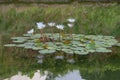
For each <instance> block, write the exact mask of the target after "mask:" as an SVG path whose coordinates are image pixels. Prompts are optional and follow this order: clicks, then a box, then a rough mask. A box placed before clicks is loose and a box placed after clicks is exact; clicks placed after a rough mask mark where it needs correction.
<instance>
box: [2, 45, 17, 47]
mask: <svg viewBox="0 0 120 80" xmlns="http://www.w3.org/2000/svg"><path fill="white" fill-rule="evenodd" d="M4 46H5V47H15V46H16V44H5V45H4Z"/></svg>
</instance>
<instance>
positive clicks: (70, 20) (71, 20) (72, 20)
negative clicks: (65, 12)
mask: <svg viewBox="0 0 120 80" xmlns="http://www.w3.org/2000/svg"><path fill="white" fill-rule="evenodd" d="M67 20H68V21H69V22H71V23H73V22H75V19H74V18H69V19H67Z"/></svg>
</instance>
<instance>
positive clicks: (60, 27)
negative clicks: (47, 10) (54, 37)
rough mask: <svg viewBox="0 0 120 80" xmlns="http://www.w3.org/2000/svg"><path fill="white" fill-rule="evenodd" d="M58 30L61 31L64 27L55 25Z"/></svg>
mask: <svg viewBox="0 0 120 80" xmlns="http://www.w3.org/2000/svg"><path fill="white" fill-rule="evenodd" d="M56 27H57V28H58V29H61V30H63V28H64V25H57V26H56Z"/></svg>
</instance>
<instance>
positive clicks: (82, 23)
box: [0, 4, 120, 78]
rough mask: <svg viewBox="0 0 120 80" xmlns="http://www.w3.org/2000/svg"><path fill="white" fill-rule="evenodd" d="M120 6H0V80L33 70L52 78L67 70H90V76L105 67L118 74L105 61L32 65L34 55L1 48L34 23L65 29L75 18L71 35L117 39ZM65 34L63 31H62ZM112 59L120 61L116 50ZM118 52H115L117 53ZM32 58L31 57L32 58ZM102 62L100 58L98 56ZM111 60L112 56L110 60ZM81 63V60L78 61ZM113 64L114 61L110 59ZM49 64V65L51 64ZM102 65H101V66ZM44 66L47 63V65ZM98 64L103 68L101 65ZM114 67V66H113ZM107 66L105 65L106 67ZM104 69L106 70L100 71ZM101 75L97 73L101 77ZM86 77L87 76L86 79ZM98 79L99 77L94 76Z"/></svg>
mask: <svg viewBox="0 0 120 80" xmlns="http://www.w3.org/2000/svg"><path fill="white" fill-rule="evenodd" d="M119 9H120V5H117V4H111V5H104V6H103V5H96V4H89V5H88V4H84V5H83V4H69V5H67V4H66V5H56V4H55V5H38V6H37V5H28V6H25V5H5V6H0V11H1V12H0V77H2V78H4V77H9V76H12V75H14V74H16V73H17V72H18V71H22V72H24V73H29V75H31V74H33V72H34V71H35V70H37V69H42V70H46V69H47V70H49V71H51V72H54V74H56V75H57V74H59V73H61V74H64V73H65V72H67V70H68V69H73V68H78V69H80V70H81V71H83V72H82V73H83V74H85V72H84V69H87V68H88V66H90V68H89V70H88V72H89V74H92V75H94V74H93V73H94V68H95V67H96V66H97V67H98V66H99V67H98V68H100V69H101V70H102V71H103V72H104V71H106V70H107V69H108V67H109V69H110V70H113V71H114V70H120V65H119V64H116V65H115V64H114V62H112V61H111V58H112V57H110V60H109V59H108V61H107V63H105V61H103V60H100V62H99V64H97V62H95V63H94V60H95V59H94V58H93V59H92V60H93V61H92V62H89V60H88V61H85V62H84V61H83V62H79V61H78V64H75V65H71V64H68V63H65V62H64V61H61V62H60V63H59V64H58V62H57V61H54V60H53V59H51V58H50V59H48V60H46V63H44V64H43V65H39V64H37V63H36V60H35V58H33V57H34V56H35V55H36V54H34V53H31V52H30V51H27V50H24V49H18V48H5V47H4V46H3V45H4V44H7V43H10V37H12V36H19V35H22V34H23V33H26V32H27V31H28V30H30V29H31V28H35V27H36V22H39V21H44V22H45V23H48V22H50V21H55V22H57V23H62V24H65V25H66V19H67V18H70V17H72V18H75V19H76V22H75V27H74V29H73V32H74V33H83V34H97V35H99V34H103V35H114V36H117V37H120V10H119ZM65 31H66V33H67V31H68V30H67V29H66V30H65ZM115 50H116V51H115V53H113V54H112V55H115V56H117V59H118V61H119V60H120V55H119V53H120V51H119V48H117V49H115ZM117 51H118V52H117ZM32 56H33V57H32ZM100 57H102V58H103V56H100ZM113 58H114V56H113ZM80 59H81V58H80ZM112 60H113V61H114V59H112ZM51 61H52V62H51ZM102 61H103V62H102ZM47 62H48V63H47ZM101 62H102V64H103V65H101ZM116 63H117V62H116ZM108 64H109V65H108ZM104 66H106V67H104ZM103 72H101V73H103ZM89 74H88V75H89ZM97 76H99V75H97Z"/></svg>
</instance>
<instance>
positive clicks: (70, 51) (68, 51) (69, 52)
mask: <svg viewBox="0 0 120 80" xmlns="http://www.w3.org/2000/svg"><path fill="white" fill-rule="evenodd" d="M62 51H63V52H65V53H67V54H73V51H72V50H71V49H62Z"/></svg>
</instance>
